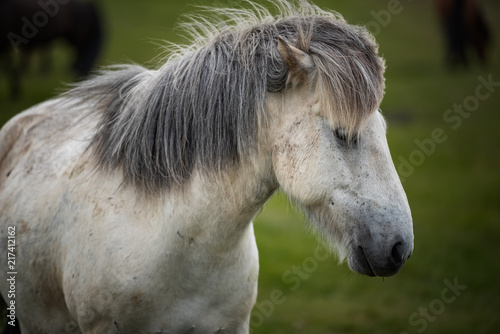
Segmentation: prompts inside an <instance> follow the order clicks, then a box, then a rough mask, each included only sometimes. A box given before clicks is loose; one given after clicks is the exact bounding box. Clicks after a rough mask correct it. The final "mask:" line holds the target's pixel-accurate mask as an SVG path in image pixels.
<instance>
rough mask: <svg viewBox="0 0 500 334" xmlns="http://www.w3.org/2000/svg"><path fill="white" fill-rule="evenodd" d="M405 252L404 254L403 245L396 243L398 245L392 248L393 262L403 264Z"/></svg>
mask: <svg viewBox="0 0 500 334" xmlns="http://www.w3.org/2000/svg"><path fill="white" fill-rule="evenodd" d="M403 252H404V247H403V243H402V242H396V244H395V245H394V246H393V247H392V251H391V257H392V260H393V261H394V262H395V263H397V264H399V263H401V262H403Z"/></svg>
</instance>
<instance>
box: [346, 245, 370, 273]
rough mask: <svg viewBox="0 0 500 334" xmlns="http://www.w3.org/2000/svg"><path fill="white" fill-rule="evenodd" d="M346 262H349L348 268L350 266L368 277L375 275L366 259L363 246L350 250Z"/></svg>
mask: <svg viewBox="0 0 500 334" xmlns="http://www.w3.org/2000/svg"><path fill="white" fill-rule="evenodd" d="M347 263H348V264H349V268H351V270H352V271H354V272H356V273H358V274H361V275H366V276H370V277H375V276H377V275H376V274H375V272H374V271H373V268H372V266H371V265H370V262H368V259H367V258H366V255H365V253H364V251H363V248H361V247H358V248H356V249H353V250H352V251H351V253H350V254H349V258H348V262H347Z"/></svg>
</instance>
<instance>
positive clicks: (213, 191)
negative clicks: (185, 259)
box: [167, 143, 278, 253]
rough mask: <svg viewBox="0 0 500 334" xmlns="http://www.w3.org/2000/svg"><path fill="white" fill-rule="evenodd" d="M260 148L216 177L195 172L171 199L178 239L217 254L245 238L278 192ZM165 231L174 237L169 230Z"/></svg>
mask: <svg viewBox="0 0 500 334" xmlns="http://www.w3.org/2000/svg"><path fill="white" fill-rule="evenodd" d="M261 144H262V145H261V146H262V149H258V150H257V152H256V153H255V154H254V156H253V157H250V158H248V159H246V161H244V162H242V163H240V164H238V166H236V167H234V168H228V169H227V170H225V171H221V172H219V174H218V175H212V174H210V173H213V172H199V171H195V173H194V174H193V175H192V177H191V180H190V182H189V183H188V184H187V185H186V188H185V189H184V190H183V191H182V195H181V196H179V197H180V198H181V199H179V197H177V196H172V197H175V200H172V198H170V201H171V205H169V206H167V207H170V208H174V209H173V216H174V217H175V219H174V221H175V222H174V223H175V227H174V229H176V230H178V231H179V233H178V234H177V232H175V234H177V236H179V234H180V235H182V236H184V234H189V235H190V236H189V238H193V239H192V240H193V242H198V241H197V240H200V241H203V242H205V243H206V244H207V245H210V250H211V251H214V252H219V253H220V252H227V251H231V250H234V247H236V245H238V244H239V243H240V242H241V241H242V240H243V239H244V236H245V235H248V234H247V233H248V232H249V226H250V223H251V221H252V219H253V218H254V217H255V216H256V214H257V213H258V212H259V211H260V209H261V208H262V206H263V205H264V203H265V202H266V201H267V200H268V199H269V198H270V197H271V196H272V194H273V193H274V192H275V190H276V189H277V188H278V184H277V182H276V180H275V177H274V173H273V169H272V162H271V161H272V159H271V154H270V151H269V150H267V147H265V146H266V144H265V143H261ZM167 210H169V211H170V209H167ZM171 213H172V212H169V216H172V214H171ZM168 231H169V232H168V233H170V235H172V234H173V232H172V231H173V230H172V226H169V227H168ZM182 231H189V232H185V233H184V232H182ZM252 233H253V232H252Z"/></svg>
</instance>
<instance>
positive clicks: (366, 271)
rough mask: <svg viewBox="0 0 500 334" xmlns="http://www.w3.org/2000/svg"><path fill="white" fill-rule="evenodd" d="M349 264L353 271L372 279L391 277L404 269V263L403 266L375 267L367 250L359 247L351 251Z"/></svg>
mask: <svg viewBox="0 0 500 334" xmlns="http://www.w3.org/2000/svg"><path fill="white" fill-rule="evenodd" d="M348 264H349V268H351V270H352V271H354V272H356V273H358V274H361V275H366V276H370V277H376V276H381V277H389V276H393V275H395V274H397V273H398V272H399V271H400V270H401V269H402V268H403V265H404V262H403V263H402V264H401V265H389V264H388V265H386V266H383V267H380V266H374V265H372V264H371V263H370V261H369V260H368V257H367V254H366V253H365V250H364V249H363V248H362V247H361V246H358V247H356V248H353V249H352V250H351V253H350V254H349V258H348Z"/></svg>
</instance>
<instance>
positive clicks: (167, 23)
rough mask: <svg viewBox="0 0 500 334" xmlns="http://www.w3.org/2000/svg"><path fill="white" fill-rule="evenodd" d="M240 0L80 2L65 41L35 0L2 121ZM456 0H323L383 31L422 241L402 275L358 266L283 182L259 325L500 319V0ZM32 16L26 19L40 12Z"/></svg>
mask: <svg viewBox="0 0 500 334" xmlns="http://www.w3.org/2000/svg"><path fill="white" fill-rule="evenodd" d="M23 1H27V0H3V1H1V2H0V4H1V5H0V6H4V7H3V8H0V28H1V29H3V30H0V31H2V34H4V36H5V34H6V33H8V32H12V29H10V30H9V27H8V26H7V23H6V22H8V21H9V19H12V18H13V17H14V16H13V14H12V13H14V12H15V10H14V7H12V5H9V3H11V2H16V3H20V2H23ZM72 2H76V1H72ZM239 2H240V1H234V0H233V1H229V0H228V1H223V0H218V1H216V2H214V1H211V0H210V1H202V0H196V1H194V0H184V1H170V0H163V1H162V0H148V1H131V0H100V1H95V2H93V3H92V4H91V5H88V3H85V4H86V5H84V4H82V3H80V4H78V5H75V6H76V7H74V8H73V7H72V8H73V9H72V12H73V13H77V15H74V14H73V15H74V16H68V17H70V19H69V21H70V22H69V23H68V22H66V23H64V24H63V23H61V26H62V27H64V28H61V27H59V29H66V30H64V32H60V33H59V35H57V33H56V35H54V36H59V37H61V36H64V38H59V39H57V40H55V41H52V38H51V37H50V36H48V37H46V36H42V35H43V34H42V31H43V26H44V24H45V23H44V22H45V19H44V17H47V23H46V26H47V27H48V26H49V25H50V24H49V23H48V22H49V21H50V22H54V17H56V16H57V15H56V14H54V16H52V15H51V14H53V12H54V10H55V9H54V7H47V8H40V7H35V8H34V9H33V8H32V9H31V12H29V14H26V17H32V18H35V17H34V16H33V15H38V16H36V18H35V21H34V22H33V21H32V22H31V23H33V24H35V23H36V24H37V25H40V26H41V28H39V29H40V30H39V32H38V33H37V34H36V35H37V36H38V37H39V42H37V43H36V45H33V47H32V48H31V47H25V46H26V45H25V44H26V43H23V40H22V38H23V35H22V33H23V32H22V31H21V35H18V37H20V38H21V39H19V38H17V37H16V36H13V35H10V37H11V39H10V40H8V41H9V42H11V40H14V42H15V44H16V45H18V46H19V47H18V50H16V51H14V52H11V53H10V54H11V55H10V56H7V54H6V52H5V50H6V49H7V47H6V46H5V45H4V44H5V43H4V44H2V45H0V62H1V63H0V64H1V65H0V125H2V124H4V123H5V122H6V121H7V120H8V119H10V118H11V117H12V116H14V115H15V114H16V113H18V112H20V111H22V110H24V109H26V108H28V107H30V106H31V105H34V104H36V103H38V102H41V101H44V100H46V99H49V98H51V97H53V96H55V95H56V94H57V92H58V91H60V90H61V89H64V83H68V82H72V81H74V80H75V78H77V77H78V76H79V75H82V74H85V73H87V72H88V71H89V70H90V68H91V67H92V66H97V67H101V66H106V65H111V64H117V63H131V62H133V63H138V64H143V65H146V66H149V67H155V66H156V64H155V62H154V61H152V60H153V59H154V58H155V57H156V56H158V55H159V54H160V53H161V52H163V50H162V47H161V46H162V45H163V44H164V43H163V42H162V41H164V40H168V41H172V42H177V43H180V42H186V40H185V39H184V38H183V37H182V34H179V33H180V32H179V31H178V30H176V29H175V26H176V23H178V22H179V15H181V14H185V13H190V12H193V11H195V10H196V9H195V7H194V5H196V4H203V5H210V4H214V3H216V4H225V5H235V4H238V3H239ZM257 2H258V1H257ZM453 2H454V1H452V0H444V1H432V0H425V1H424V0H422V1H411V0H400V1H397V0H350V1H346V0H316V1H315V3H316V4H318V5H319V6H321V7H323V8H329V9H334V10H337V11H339V12H340V13H342V14H343V16H344V17H345V18H346V20H347V21H348V22H349V23H351V24H362V25H366V26H367V27H368V29H369V30H370V31H371V32H372V33H373V34H374V35H375V37H376V39H377V41H378V43H379V44H380V54H381V55H382V56H383V57H384V58H385V60H386V64H387V71H386V95H385V99H384V101H383V103H382V106H381V109H382V111H383V114H384V115H385V116H386V118H387V120H388V123H389V128H388V140H389V146H390V148H391V152H392V156H393V160H394V163H395V165H396V168H397V170H398V172H399V174H400V176H401V178H402V179H403V185H404V187H405V189H406V192H407V195H408V199H409V202H410V206H411V208H412V214H413V219H414V232H415V250H414V253H413V256H412V257H411V259H410V260H409V261H408V262H407V264H406V266H405V268H404V269H403V270H402V272H400V273H399V274H397V275H396V276H394V277H390V278H385V279H382V278H368V277H362V276H359V275H357V274H354V273H352V272H351V271H350V270H349V269H348V268H347V266H346V265H345V264H342V265H338V263H337V262H338V260H337V259H335V257H333V256H325V255H324V251H323V249H322V248H321V244H319V243H318V242H317V240H316V238H315V236H314V234H313V233H312V232H310V231H308V229H307V228H306V224H305V221H304V218H303V217H302V215H301V213H300V212H297V211H296V210H295V209H294V208H293V207H292V206H291V205H290V204H289V203H288V202H287V200H286V198H285V197H284V196H283V195H282V194H277V195H276V196H275V197H273V199H272V200H271V201H270V202H269V203H268V204H267V205H266V206H265V208H264V210H263V211H262V212H261V214H260V215H259V216H258V217H257V219H256V221H255V233H256V237H257V243H258V247H259V252H260V265H261V268H260V277H259V297H258V301H257V305H256V307H255V308H254V311H253V313H252V318H251V332H252V333H274V334H276V333H498V331H499V330H498V328H500V319H499V317H500V265H499V261H498V256H499V250H500V249H499V243H500V195H499V189H500V175H499V174H500V129H499V128H500V127H499V126H500V57H499V56H500V54H499V53H500V44H499V40H500V1H497V0H482V1H466V0H458V1H455V2H457V3H458V5H456V6H457V7H456V6H455V5H454V4H453ZM35 3H36V2H35ZM263 4H264V5H266V3H263ZM6 6H11V7H6ZM38 6H40V5H38ZM63 6H67V5H61V6H60V10H61V13H62V10H63V9H62V8H63ZM72 6H73V5H72ZM68 7H69V5H68ZM40 10H44V12H45V13H46V15H45V16H44V15H42V14H39V13H38V12H39V11H40ZM37 13H38V14H37ZM68 15H71V14H68ZM21 16H22V15H21ZM51 20H52V21H51ZM16 22H17V24H19V18H18V19H17V21H16ZM78 22H79V23H78ZM77 23H78V24H77ZM14 24H16V23H14ZM21 24H25V21H21ZM82 25H83V26H85V28H84V29H83V30H82V28H81V27H82ZM6 26H7V28H6ZM74 26H77V27H78V28H75V27H74ZM31 28H33V29H32V30H30V27H27V28H25V29H26V30H25V31H24V33H26V34H30V33H34V31H33V30H34V29H37V28H38V26H36V25H35V26H34V27H31ZM21 29H22V27H21ZM75 29H77V30H76V31H75ZM78 29H79V30H78ZM42 37H43V38H42ZM13 38H14V39H13ZM16 38H17V39H16ZM4 41H5V39H4ZM11 44H12V43H11ZM28 44H29V43H28ZM13 67H14V68H15V70H13ZM94 68H95V67H94ZM13 73H14V74H13Z"/></svg>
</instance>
